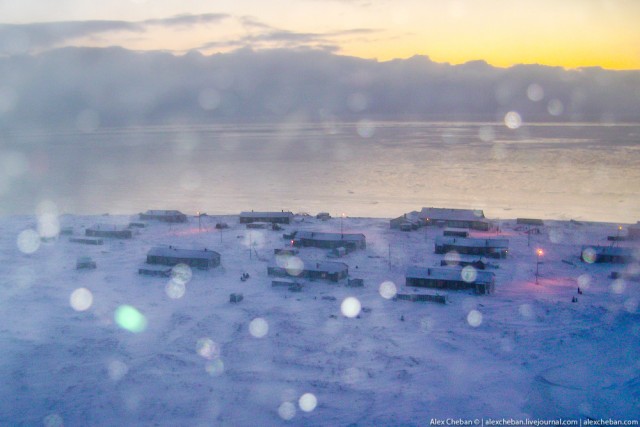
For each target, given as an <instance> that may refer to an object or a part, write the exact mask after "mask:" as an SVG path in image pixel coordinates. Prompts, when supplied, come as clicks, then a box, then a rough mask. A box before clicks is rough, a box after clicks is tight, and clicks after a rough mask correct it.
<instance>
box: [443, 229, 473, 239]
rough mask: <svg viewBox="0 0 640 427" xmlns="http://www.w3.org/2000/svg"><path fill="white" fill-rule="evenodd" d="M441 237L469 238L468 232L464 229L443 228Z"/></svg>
mask: <svg viewBox="0 0 640 427" xmlns="http://www.w3.org/2000/svg"><path fill="white" fill-rule="evenodd" d="M442 235H443V236H453V237H469V230H467V229H464V228H445V229H444V231H443V232H442Z"/></svg>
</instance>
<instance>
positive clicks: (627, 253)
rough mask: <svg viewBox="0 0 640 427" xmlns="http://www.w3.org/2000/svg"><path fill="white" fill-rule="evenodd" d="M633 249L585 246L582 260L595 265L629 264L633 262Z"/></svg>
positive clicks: (581, 254) (581, 255) (581, 256)
mask: <svg viewBox="0 0 640 427" xmlns="http://www.w3.org/2000/svg"><path fill="white" fill-rule="evenodd" d="M633 252H634V250H633V248H621V247H613V246H583V247H582V250H581V251H580V260H582V261H583V262H586V263H589V264H593V263H612V264H627V263H630V262H632V261H633V258H634V257H633Z"/></svg>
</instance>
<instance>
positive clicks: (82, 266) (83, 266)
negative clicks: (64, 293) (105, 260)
mask: <svg viewBox="0 0 640 427" xmlns="http://www.w3.org/2000/svg"><path fill="white" fill-rule="evenodd" d="M94 268H96V262H95V261H94V260H93V259H92V258H91V257H90V256H81V257H78V259H77V260H76V270H93V269H94Z"/></svg>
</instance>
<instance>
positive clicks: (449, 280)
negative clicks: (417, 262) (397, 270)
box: [405, 267, 495, 294]
mask: <svg viewBox="0 0 640 427" xmlns="http://www.w3.org/2000/svg"><path fill="white" fill-rule="evenodd" d="M464 271H465V270H463V269H460V268H447V267H409V268H408V269H407V274H406V283H405V284H406V286H416V287H421V288H435V289H452V290H460V289H472V290H473V291H474V292H475V293H477V294H490V293H493V289H494V285H495V274H493V273H491V272H488V271H477V270H476V271H475V272H474V274H473V275H469V276H468V277H464V276H465V274H464V273H463V272H464ZM473 276H475V277H473Z"/></svg>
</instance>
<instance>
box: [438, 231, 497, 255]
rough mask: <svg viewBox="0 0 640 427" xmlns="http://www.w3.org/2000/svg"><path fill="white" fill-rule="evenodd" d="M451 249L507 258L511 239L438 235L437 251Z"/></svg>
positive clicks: (446, 251) (460, 252) (444, 251)
mask: <svg viewBox="0 0 640 427" xmlns="http://www.w3.org/2000/svg"><path fill="white" fill-rule="evenodd" d="M451 251H455V252H457V253H459V254H467V255H484V256H488V257H491V258H506V256H507V253H508V252H509V240H508V239H481V238H475V237H452V236H436V242H435V253H437V254H446V253H448V252H451Z"/></svg>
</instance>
